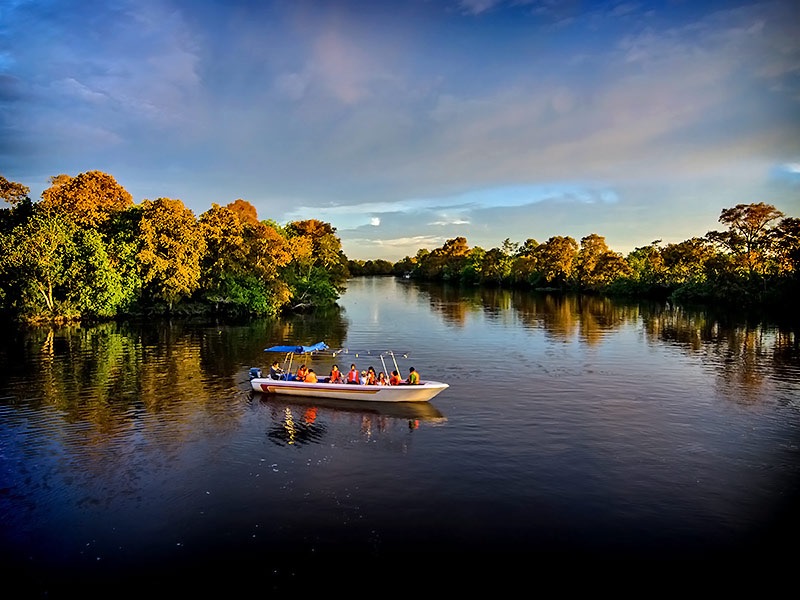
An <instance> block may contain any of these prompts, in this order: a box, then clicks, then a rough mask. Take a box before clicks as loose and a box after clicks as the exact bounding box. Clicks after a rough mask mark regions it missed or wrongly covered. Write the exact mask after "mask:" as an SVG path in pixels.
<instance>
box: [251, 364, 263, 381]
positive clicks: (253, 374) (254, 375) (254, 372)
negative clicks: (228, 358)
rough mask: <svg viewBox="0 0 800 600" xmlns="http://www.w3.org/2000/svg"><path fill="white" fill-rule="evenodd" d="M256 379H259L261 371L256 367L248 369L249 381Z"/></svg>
mask: <svg viewBox="0 0 800 600" xmlns="http://www.w3.org/2000/svg"><path fill="white" fill-rule="evenodd" d="M257 378H259V379H260V378H261V369H259V368H258V367H250V381H252V380H253V379H257Z"/></svg>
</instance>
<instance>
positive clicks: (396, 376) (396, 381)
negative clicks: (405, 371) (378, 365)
mask: <svg viewBox="0 0 800 600" xmlns="http://www.w3.org/2000/svg"><path fill="white" fill-rule="evenodd" d="M401 383H403V380H402V379H400V373H398V372H397V371H392V376H391V377H389V385H400V384H401Z"/></svg>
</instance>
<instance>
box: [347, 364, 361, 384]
mask: <svg viewBox="0 0 800 600" xmlns="http://www.w3.org/2000/svg"><path fill="white" fill-rule="evenodd" d="M347 383H356V384H358V383H361V380H360V379H359V377H358V369H356V366H355V365H354V364H353V365H350V370H349V371H348V372H347Z"/></svg>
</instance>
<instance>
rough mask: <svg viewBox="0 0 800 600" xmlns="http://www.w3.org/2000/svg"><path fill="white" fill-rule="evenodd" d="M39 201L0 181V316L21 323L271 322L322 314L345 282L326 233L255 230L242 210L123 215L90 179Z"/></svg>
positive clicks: (304, 224) (313, 228)
mask: <svg viewBox="0 0 800 600" xmlns="http://www.w3.org/2000/svg"><path fill="white" fill-rule="evenodd" d="M50 184H51V185H50V187H49V188H47V189H46V190H44V192H42V198H41V201H38V202H33V201H31V199H30V198H29V196H28V194H29V192H30V190H29V188H27V187H26V186H24V185H22V184H19V183H16V182H12V181H8V180H7V179H6V178H5V177H3V176H1V175H0V198H2V199H3V200H4V201H6V202H7V203H8V204H10V207H7V208H2V209H0V314H1V315H2V316H4V317H6V318H11V319H14V320H17V321H22V322H38V321H69V320H77V319H84V320H92V319H94V320H102V319H109V318H114V317H118V316H137V315H138V316H145V315H153V314H181V315H192V314H209V313H215V314H223V315H228V316H244V315H262V316H274V315H277V314H279V313H281V312H283V311H298V310H313V309H315V308H318V307H323V306H330V305H333V304H334V303H335V302H336V300H337V299H338V298H339V297H340V294H341V292H342V291H343V290H344V283H345V282H346V280H347V278H348V277H349V276H350V274H349V272H348V270H347V257H346V256H345V255H344V252H343V251H342V248H341V241H340V240H339V238H338V237H337V236H336V235H335V234H336V229H335V228H333V227H331V225H330V224H329V223H325V222H322V221H318V220H315V219H310V220H305V221H294V222H291V223H288V224H286V225H285V226H281V225H279V224H277V223H275V222H273V221H270V220H266V221H260V220H259V219H258V217H257V214H256V210H255V208H254V207H253V205H252V204H250V203H249V202H246V201H244V200H241V199H239V200H236V201H234V202H232V203H230V204H228V205H226V206H220V205H218V204H213V205H212V207H211V208H210V209H209V210H207V211H206V212H204V213H202V214H201V215H200V216H199V217H195V215H194V213H193V212H192V211H191V210H190V209H188V208H187V207H186V206H185V205H184V204H183V202H182V201H181V200H175V199H170V198H158V199H156V200H148V199H145V200H143V201H142V202H141V203H140V204H134V202H133V198H132V196H131V195H130V194H129V193H128V192H127V191H126V190H125V189H124V188H123V187H122V186H120V185H119V184H118V183H117V182H116V180H115V179H114V178H113V177H112V176H111V175H108V174H106V173H103V172H100V171H89V172H86V173H81V174H79V175H77V176H75V177H72V176H69V175H58V176H55V177H51V178H50Z"/></svg>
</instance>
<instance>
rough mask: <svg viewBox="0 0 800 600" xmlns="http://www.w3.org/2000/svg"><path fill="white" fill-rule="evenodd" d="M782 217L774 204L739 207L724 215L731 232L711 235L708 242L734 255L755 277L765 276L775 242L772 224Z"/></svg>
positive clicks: (729, 209) (721, 215) (723, 222)
mask: <svg viewBox="0 0 800 600" xmlns="http://www.w3.org/2000/svg"><path fill="white" fill-rule="evenodd" d="M781 217H783V213H782V212H781V211H779V210H778V209H777V208H775V207H774V206H772V205H770V204H764V203H763V202H759V203H758V204H737V205H736V206H734V207H733V208H726V209H724V210H723V211H722V213H721V214H720V217H719V222H720V223H722V224H723V225H726V226H727V227H728V229H727V231H709V232H708V233H707V234H706V238H707V239H708V240H709V241H711V242H713V243H716V244H718V245H719V246H720V247H722V248H723V249H725V250H727V251H728V252H730V253H731V254H732V255H733V256H734V258H735V259H736V264H738V265H739V266H740V267H741V268H743V269H745V270H746V271H747V272H748V274H750V275H751V276H752V275H753V274H755V273H760V274H763V273H764V272H765V270H766V267H767V264H768V262H769V256H770V252H771V251H772V245H773V241H774V234H773V230H772V227H771V224H772V223H773V222H774V221H777V220H778V219H780V218H781Z"/></svg>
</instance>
